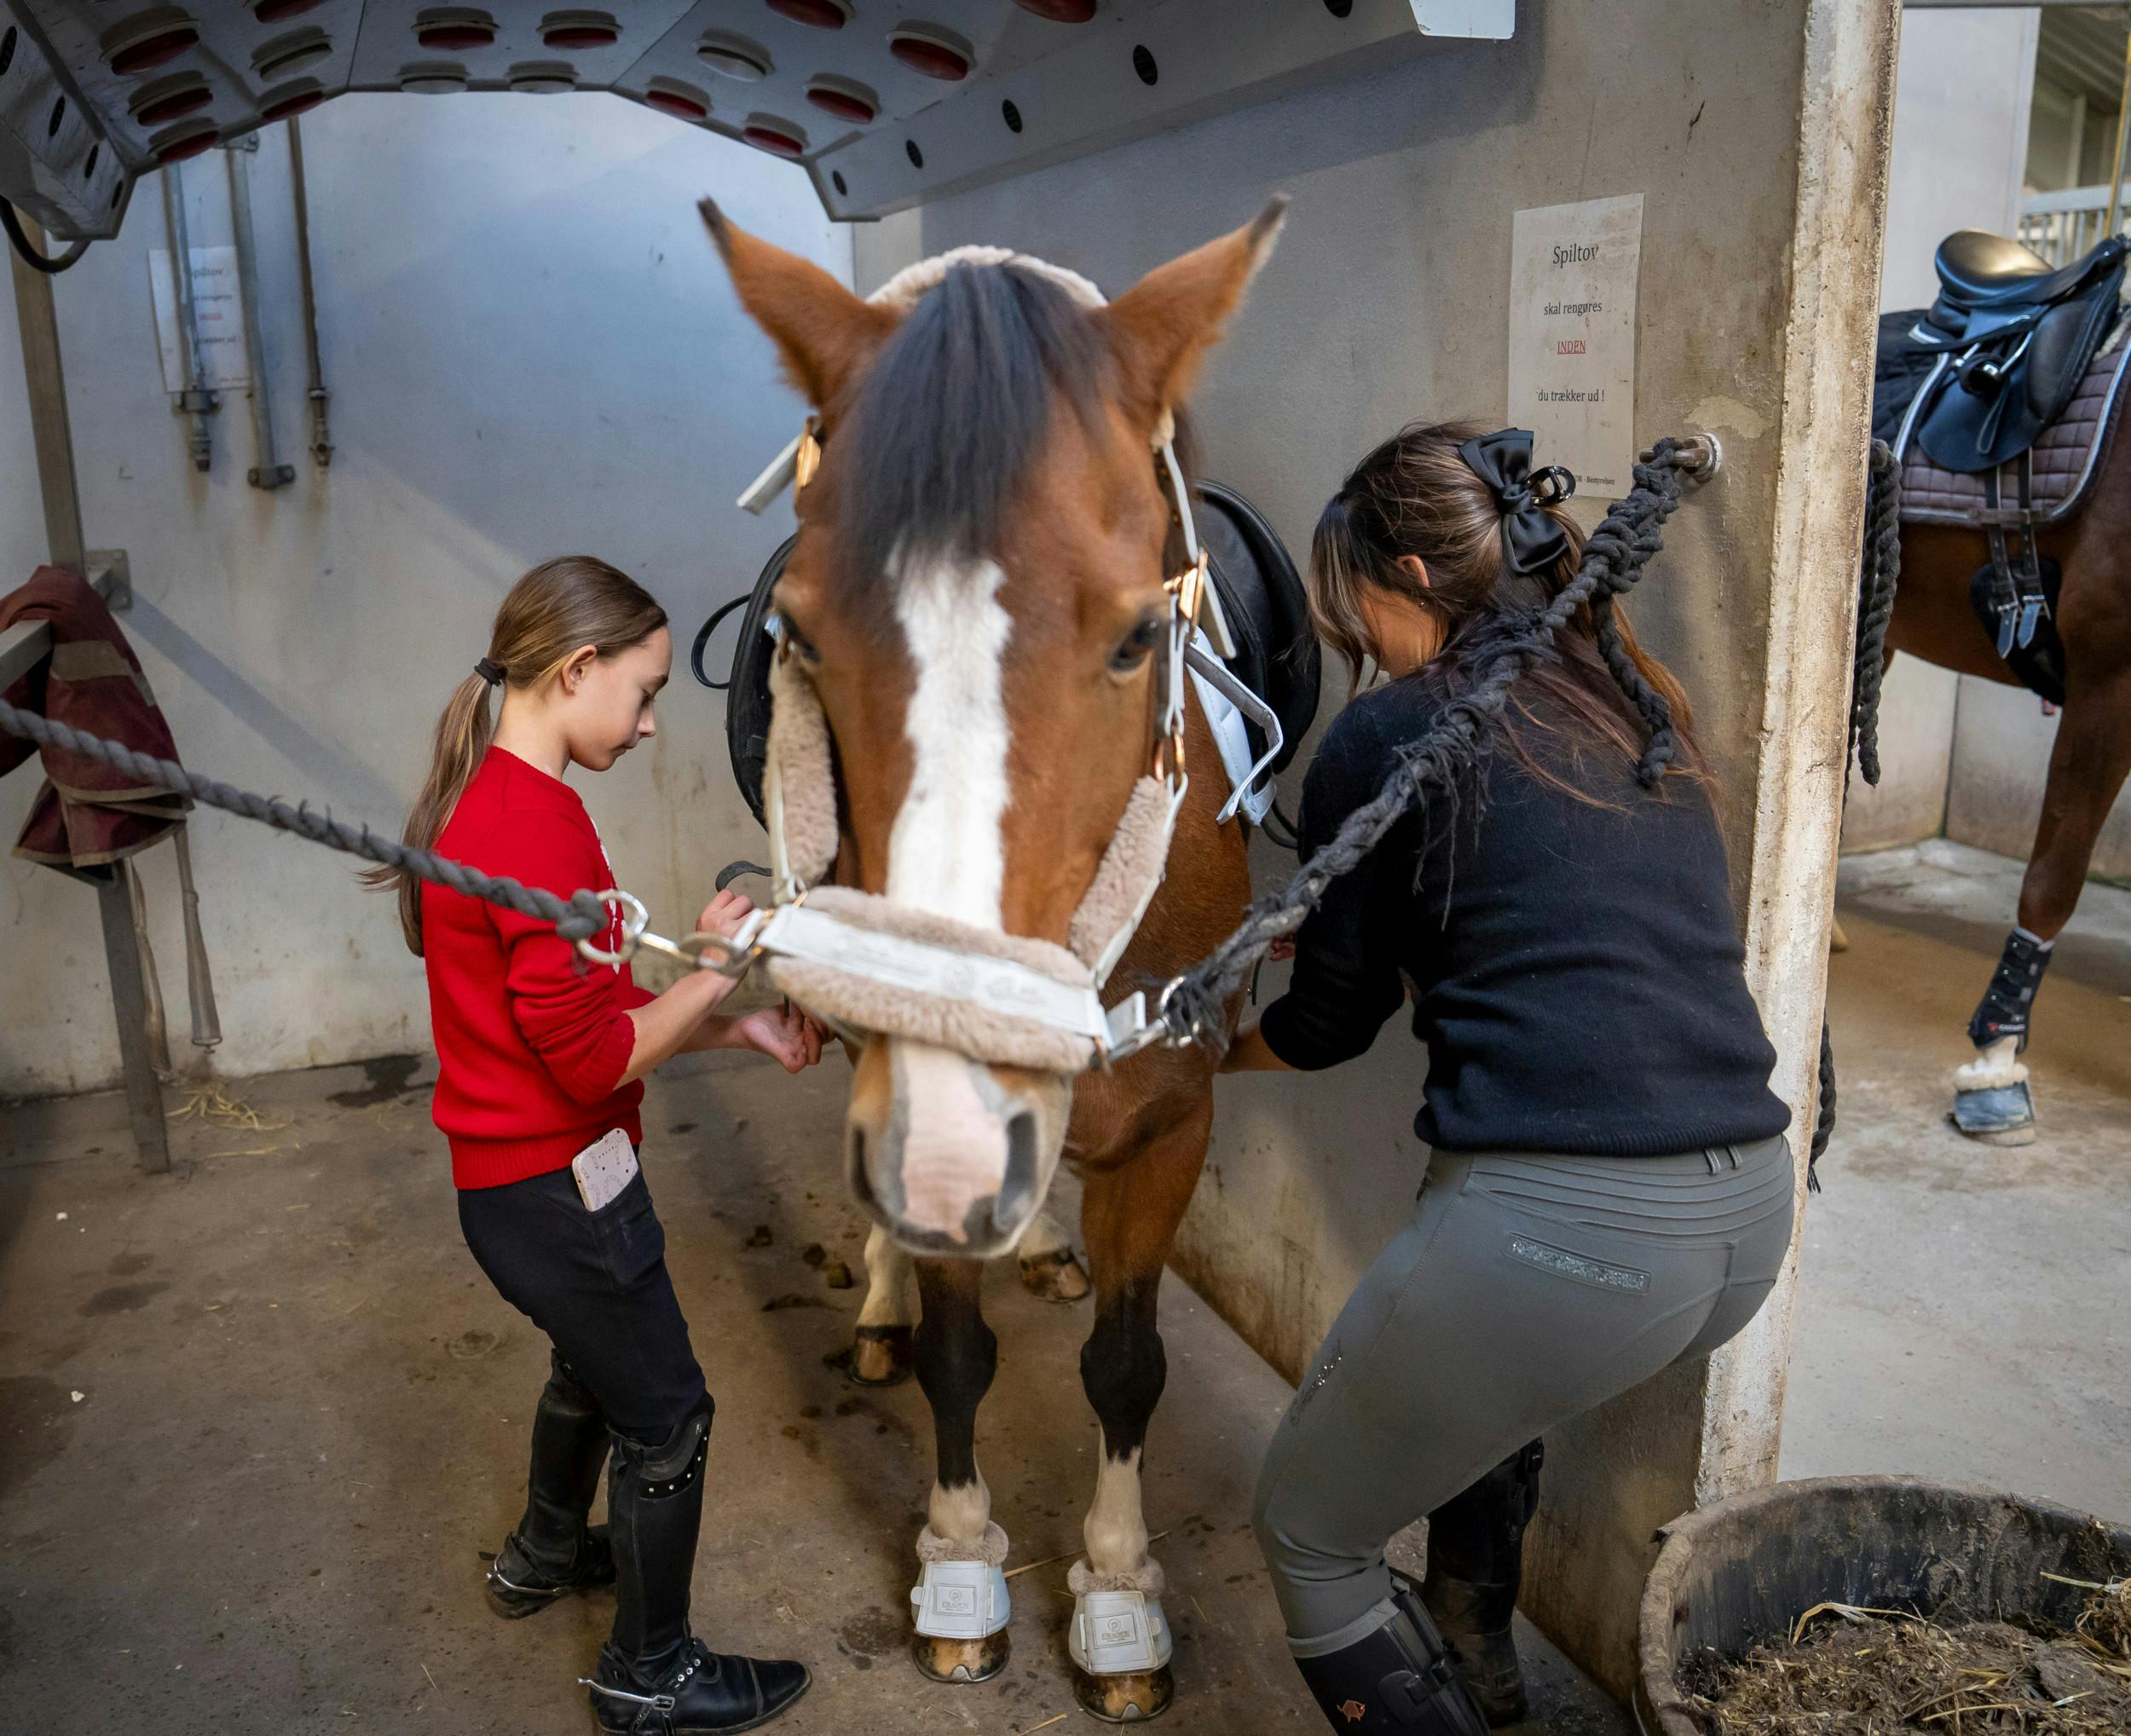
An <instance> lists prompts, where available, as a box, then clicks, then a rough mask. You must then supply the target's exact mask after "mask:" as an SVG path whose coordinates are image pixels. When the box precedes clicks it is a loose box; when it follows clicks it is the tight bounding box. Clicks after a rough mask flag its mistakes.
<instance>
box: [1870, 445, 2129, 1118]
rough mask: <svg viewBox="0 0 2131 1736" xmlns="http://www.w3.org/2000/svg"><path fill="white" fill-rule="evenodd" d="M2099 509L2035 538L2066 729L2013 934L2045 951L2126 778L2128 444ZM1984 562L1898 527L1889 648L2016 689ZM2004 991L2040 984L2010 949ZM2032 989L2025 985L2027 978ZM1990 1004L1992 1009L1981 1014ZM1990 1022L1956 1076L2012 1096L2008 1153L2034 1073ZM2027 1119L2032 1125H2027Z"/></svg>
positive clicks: (2011, 1038) (2109, 463)
mask: <svg viewBox="0 0 2131 1736" xmlns="http://www.w3.org/2000/svg"><path fill="white" fill-rule="evenodd" d="M2089 498H2090V501H2091V504H2090V505H2088V507H2087V508H2086V510H2084V511H2083V512H2081V513H2080V514H2078V515H2077V516H2075V517H2073V518H2072V519H2071V520H2070V521H2069V522H2066V523H2065V524H2062V525H2059V526H2055V527H2053V528H2049V529H2046V530H2044V531H2043V532H2042V533H2041V543H2040V552H2041V555H2042V556H2044V557H2047V558H2048V559H2052V560H2055V561H2057V562H2059V563H2060V564H2061V566H2062V568H2063V571H2064V584H2063V590H2062V591H2061V593H2060V594H2059V600H2058V606H2057V626H2058V630H2059V634H2060V636H2061V637H2062V638H2063V640H2064V643H2065V708H2064V721H2063V722H2062V723H2061V724H2059V728H2058V731H2057V740H2056V741H2055V743H2054V744H2053V746H2052V747H2051V749H2050V762H2049V776H2048V781H2047V783H2046V784H2045V785H2044V787H2043V793H2042V815H2041V822H2040V823H2039V824H2038V825H2037V826H2036V831H2035V845H2034V848H2033V850H2032V851H2030V854H2029V856H2028V865H2027V874H2026V877H2025V878H2024V880H2022V881H2021V883H2020V903H2019V909H2018V915H2017V919H2016V920H2018V924H2019V926H2021V927H2022V928H2024V929H2025V930H2027V931H2028V932H2029V933H2030V934H2032V935H2035V936H2036V937H2039V938H2040V939H2041V940H2045V941H2053V940H2055V939H2056V937H2057V936H2058V934H2059V931H2062V930H2063V928H2064V926H2065V923H2067V922H2068V921H2070V920H2071V914H2072V911H2073V909H2074V908H2076V906H2077V904H2078V903H2079V893H2080V889H2081V887H2082V885H2084V884H2085V883H2086V879H2087V866H2088V862H2089V861H2090V860H2091V859H2092V857H2093V848H2094V840H2095V839H2097V838H2098V837H2099V835H2100V833H2101V828H2102V824H2103V822H2105V820H2106V819H2107V818H2108V817H2109V810H2110V808H2111V805H2113V804H2114V803H2115V801H2116V799H2117V792H2118V791H2119V790H2121V789H2122V787H2123V781H2124V776H2125V774H2126V772H2127V771H2131V441H2127V440H2124V439H2121V438H2119V439H2117V440H2114V441H2111V442H2110V443H2109V445H2108V447H2107V449H2106V450H2105V453H2104V454H2103V456H2102V459H2101V470H2100V474H2099V476H2096V477H2095V478H2094V482H2093V492H2092V494H2091V496H2090V497H2089ZM1986 552H1987V551H1986V548H1985V545H1984V536H1983V533H1981V532H1980V531H1976V530H1970V529H1965V528H1955V527H1953V526H1949V525H1934V524H1909V525H1904V526H1903V528H1902V577H1901V584H1900V585H1899V587H1898V588H1897V591H1896V592H1895V600H1894V614H1893V617H1892V619H1891V621H1890V622H1889V624H1888V628H1887V648H1888V649H1889V650H1890V652H1891V651H1907V652H1908V653H1909V655H1912V656H1914V657H1920V658H1922V659H1923V660H1925V661H1926V662H1927V663H1936V664H1938V666H1939V667H1941V668H1942V669H1951V670H1955V671H1956V672H1959V673H1961V674H1962V675H1977V676H1981V677H1982V678H1984V679H1985V680H1987V681H1997V682H2003V683H2007V684H2008V685H2013V686H2017V685H2018V681H2017V679H2016V678H2014V677H2013V674H2012V673H2011V672H2010V671H2009V670H2007V667H2006V666H2005V664H2004V663H2003V662H2002V661H2001V660H2000V659H1999V657H1998V656H1997V655H1996V653H1995V649H1994V648H1993V645H1992V643H1991V640H1990V636H1989V634H1987V633H1986V632H1984V629H1983V627H1982V626H1980V625H1979V624H1978V621H1977V618H1976V614H1975V612H1974V610H1973V609H1972V608H1971V606H1970V603H1969V599H1968V587H1969V580H1970V578H1971V576H1972V574H1974V572H1975V570H1976V568H1977V566H1978V563H1979V562H1981V561H1982V560H1983V559H1984V557H1985V554H1986ZM1999 971H2000V976H2001V978H2004V979H2006V981H2005V989H2006V992H2007V993H2009V994H2010V995H2011V997H2012V999H2013V1001H2014V1002H2015V1003H2016V1004H2018V1005H2020V1006H2022V1008H2023V1011H2024V1003H2021V1002H2019V1001H2018V996H2019V994H2020V992H2021V991H2022V989H2025V991H2026V992H2028V993H2030V994H2031V993H2032V991H2033V988H2034V978H2033V976H2032V975H2030V974H2029V973H2028V971H2027V970H2026V969H2025V968H2024V967H2023V966H2022V965H2021V964H2020V962H2019V961H2018V958H2017V957H2016V948H2015V946H2014V944H2013V943H2008V948H2007V962H2006V963H2005V964H2001V966H2000V967H1999ZM2023 978H2024V981H2023V980H2022V979H2023ZM1985 1006H1986V1009H1987V1008H1988V1007H1989V1006H1990V1002H1989V1001H1986V1003H1985ZM1988 1024H1989V1021H1988V1019H1987V1018H1986V1017H1985V1016H1984V1010H1979V1012H1978V1022H1977V1023H1976V1024H1974V1025H1973V1026H1972V1028H1971V1035H1972V1036H1974V1037H1975V1038H1976V1041H1977V1050H1978V1053H1977V1056H1976V1058H1975V1059H1974V1060H1973V1061H1971V1062H1969V1063H1968V1064H1966V1065H1965V1066H1963V1067H1962V1068H1961V1069H1960V1070H1959V1072H1958V1073H1957V1074H1956V1076H1955V1085H1956V1088H1957V1089H1958V1090H1959V1091H1961V1093H1964V1094H1966V1093H1997V1092H2001V1091H2008V1090H2011V1089H2013V1088H2017V1089H2018V1097H2017V1099H2014V1101H2015V1103H2016V1104H2018V1108H2016V1110H2015V1111H2014V1112H2013V1114H2012V1115H2011V1116H2008V1117H2007V1118H2006V1120H2007V1126H2006V1127H2005V1128H2004V1130H2003V1131H2001V1132H1996V1133H1990V1134H1988V1135H1986V1137H1991V1138H1995V1139H2002V1140H2004V1141H2006V1142H2007V1143H2024V1142H2025V1141H2026V1140H2028V1139H2032V1138H2033V1137H2034V1134H2033V1128H2032V1114H2031V1111H2030V1112H2029V1113H2027V1114H2026V1115H2025V1116H2022V1115H2021V1114H2020V1113H2019V1110H2020V1109H2024V1106H2025V1099H2026V1090H2025V1087H2026V1085H2027V1069H2026V1067H2025V1065H2024V1064H2023V1063H2022V1062H2021V1061H2020V1060H2019V1058H2018V1055H2019V1052H2020V1050H2021V1049H2022V1048H2024V1047H2025V1043H2026V1038H2025V1035H2024V1033H2023V1034H2022V1035H1996V1036H1994V1035H1991V1034H1990V1030H1989V1029H1988ZM2023 1120H2024V1121H2025V1123H2026V1125H2025V1126H2022V1125H2021V1122H2022V1121H2023Z"/></svg>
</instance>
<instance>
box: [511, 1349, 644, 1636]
mask: <svg viewBox="0 0 2131 1736" xmlns="http://www.w3.org/2000/svg"><path fill="white" fill-rule="evenodd" d="M550 1362H551V1364H552V1366H551V1367H550V1370H549V1372H548V1377H547V1385H546V1387H545V1388H544V1389H543V1390H542V1391H541V1393H540V1402H539V1404H536V1405H534V1409H533V1456H532V1465H531V1468H530V1470H529V1471H528V1474H527V1476H526V1486H525V1514H524V1516H523V1518H521V1519H520V1520H518V1528H517V1530H516V1531H512V1532H511V1535H510V1536H509V1537H506V1538H505V1539H504V1543H503V1547H502V1549H499V1550H498V1551H497V1552H496V1559H495V1562H494V1566H491V1567H490V1568H489V1570H488V1606H489V1607H490V1608H491V1609H493V1610H494V1611H495V1612H496V1613H497V1614H498V1615H500V1616H503V1617H505V1618H508V1619H511V1620H516V1619H517V1618H519V1617H521V1616H529V1615H531V1614H532V1613H533V1612H534V1611H535V1610H543V1609H546V1607H547V1606H548V1605H550V1604H551V1603H552V1602H554V1601H555V1600H556V1599H557V1598H558V1597H560V1596H562V1595H563V1593H565V1592H568V1591H576V1590H582V1589H586V1588H587V1587H590V1586H595V1585H609V1584H611V1583H613V1582H614V1552H613V1551H612V1550H611V1549H609V1547H608V1545H607V1539H606V1537H604V1535H603V1533H602V1531H600V1530H599V1529H598V1528H596V1527H588V1526H586V1524H585V1515H586V1514H588V1513H590V1512H591V1511H592V1497H593V1496H594V1495H595V1494H597V1493H598V1490H599V1471H600V1468H601V1466H603V1464H604V1463H605V1462H606V1459H607V1444H608V1433H607V1419H606V1418H605V1417H604V1416H602V1415H601V1414H600V1410H599V1404H598V1400H597V1399H594V1398H593V1397H592V1394H591V1393H589V1392H588V1391H586V1388H585V1387H584V1385H583V1384H582V1382H580V1381H579V1380H578V1379H577V1377H576V1376H575V1374H573V1373H572V1372H571V1371H570V1366H569V1364H568V1363H566V1362H564V1361H563V1358H562V1354H561V1352H550Z"/></svg>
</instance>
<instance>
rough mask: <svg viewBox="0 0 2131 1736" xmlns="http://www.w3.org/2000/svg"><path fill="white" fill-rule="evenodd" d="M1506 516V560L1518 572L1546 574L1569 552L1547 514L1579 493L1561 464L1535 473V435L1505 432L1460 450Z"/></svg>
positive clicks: (1522, 431) (1564, 537)
mask: <svg viewBox="0 0 2131 1736" xmlns="http://www.w3.org/2000/svg"><path fill="white" fill-rule="evenodd" d="M1458 457H1459V458H1461V459H1464V461H1465V463H1466V464H1467V465H1469V466H1470V468H1471V470H1472V471H1473V474H1474V475H1476V476H1478V477H1479V478H1480V480H1481V482H1485V483H1486V484H1487V487H1488V488H1489V490H1490V491H1491V492H1492V493H1493V495H1494V502H1495V505H1496V507H1497V509H1498V510H1499V511H1500V512H1501V514H1502V559H1503V562H1504V564H1505V565H1506V566H1507V567H1508V568H1509V569H1510V571H1511V572H1512V573H1543V572H1545V570H1546V569H1547V568H1549V567H1551V566H1552V565H1553V564H1554V562H1556V561H1558V560H1560V559H1561V557H1562V556H1563V555H1565V554H1567V553H1568V532H1567V531H1565V530H1563V529H1562V527H1561V526H1560V525H1559V524H1557V523H1556V522H1555V521H1554V518H1553V516H1552V515H1551V513H1549V512H1548V511H1547V510H1545V509H1546V508H1547V507H1549V506H1551V505H1554V504H1555V503H1556V502H1557V501H1562V500H1566V499H1568V498H1569V496H1570V495H1572V494H1574V493H1575V492H1576V478H1575V477H1574V476H1572V475H1571V474H1570V473H1569V472H1568V471H1567V470H1563V469H1562V467H1561V466H1560V465H1559V464H1548V465H1547V466H1546V467H1545V469H1544V470H1539V471H1538V472H1536V473H1535V472H1534V471H1533V469H1532V431H1531V430H1529V429H1528V428H1504V429H1501V430H1498V431H1496V432H1495V433H1493V434H1483V435H1481V436H1480V437H1479V438H1478V439H1476V440H1469V441H1466V442H1465V443H1464V445H1463V446H1461V447H1458Z"/></svg>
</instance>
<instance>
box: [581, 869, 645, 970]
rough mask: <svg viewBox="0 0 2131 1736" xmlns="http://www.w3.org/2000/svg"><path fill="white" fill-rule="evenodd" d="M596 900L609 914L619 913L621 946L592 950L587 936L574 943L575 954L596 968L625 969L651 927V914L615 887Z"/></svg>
mask: <svg viewBox="0 0 2131 1736" xmlns="http://www.w3.org/2000/svg"><path fill="white" fill-rule="evenodd" d="M596 896H597V897H598V900H599V902H600V903H602V904H604V905H605V906H606V907H607V908H609V910H619V911H620V912H621V945H620V946H618V947H616V948H615V949H614V950H613V951H612V952H609V951H608V950H607V949H605V948H604V947H598V946H594V945H593V944H592V937H591V936H590V935H587V936H586V937H585V938H584V939H582V940H580V941H579V942H578V943H577V950H578V951H579V952H580V954H582V955H584V956H585V957H586V958H588V959H590V960H592V963H594V964H595V965H614V966H621V965H626V964H627V963H628V962H629V960H631V959H632V958H634V957H635V956H636V950H637V943H638V941H640V940H642V939H643V938H644V930H645V929H647V928H649V927H650V926H651V913H650V911H648V910H646V909H645V908H644V901H643V900H642V899H640V898H638V897H637V896H636V895H635V894H634V893H632V892H625V891H621V889H620V888H619V887H616V886H609V887H608V888H607V890H606V891H603V892H601V893H598V894H597V895H596Z"/></svg>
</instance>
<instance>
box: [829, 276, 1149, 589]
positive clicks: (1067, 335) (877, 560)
mask: <svg viewBox="0 0 2131 1736" xmlns="http://www.w3.org/2000/svg"><path fill="white" fill-rule="evenodd" d="M1111 372H1112V361H1111V357H1110V353H1109V349H1108V348H1107V346H1106V344H1105V343H1104V342H1103V339H1102V337H1101V335H1100V332H1098V331H1097V329H1096V327H1095V325H1094V321H1093V320H1091V319H1090V318H1089V315H1088V314H1087V312H1086V311H1085V310H1084V309H1082V308H1081V307H1080V306H1079V305H1077V303H1075V301H1074V300H1073V298H1072V297H1071V295H1070V294H1069V293H1068V292H1067V291H1065V289H1063V288H1061V287H1060V285H1057V284H1055V283H1053V282H1051V281H1049V280H1047V279H1045V278H1044V277H1042V276H1040V275H1038V274H1037V273H1034V272H1031V271H1025V270H1022V269H1020V268H1017V267H1015V266H1013V265H1005V264H999V265H957V266H956V267H954V268H952V269H950V271H949V272H948V273H947V275H946V276H945V278H944V280H942V281H941V282H940V283H939V285H938V286H937V287H936V288H933V289H932V290H929V291H927V292H926V293H925V294H924V295H923V296H922V297H920V299H919V300H918V302H917V304H916V305H915V307H914V308H912V309H911V310H910V314H909V315H908V316H907V317H906V318H905V319H904V321H903V323H902V324H901V325H900V326H898V328H897V329H896V332H895V335H894V336H893V337H891V338H890V339H889V340H888V342H887V343H886V344H885V345H884V346H883V347H882V349H881V354H880V355H879V356H878V357H877V358H875V361H874V363H873V366H871V367H870V368H869V370H868V372H867V374H866V377H865V378H864V380H863V382H862V383H861V384H860V385H859V388H858V393H857V395H856V397H855V399H854V401H853V402H852V406H851V409H850V412H849V413H848V415H847V416H846V418H845V421H844V425H843V427H842V428H841V429H840V430H839V431H838V439H839V441H840V443H841V444H843V446H844V447H845V452H846V457H845V459H844V464H843V465H842V467H841V468H842V471H843V474H842V477H841V479H840V482H839V484H838V488H837V498H836V502H835V509H834V531H835V543H836V550H835V557H834V565H835V568H836V570H837V572H838V573H839V574H840V576H841V578H842V580H844V582H845V584H846V585H847V586H848V587H850V588H851V590H852V591H854V592H855V593H857V595H858V596H861V597H866V598H868V599H869V602H870V603H872V605H873V607H872V608H871V609H869V613H875V614H878V613H879V612H880V611H881V610H883V609H885V608H886V604H887V602H888V593H889V591H890V588H891V585H892V581H893V579H894V576H895V575H896V574H898V572H899V571H901V570H905V569H908V568H911V567H914V566H918V565H924V566H929V567H937V566H938V565H939V564H940V563H943V562H950V563H955V564H969V563H974V562H980V561H983V560H986V559H989V558H990V557H993V556H994V555H996V552H997V550H998V546H999V543H1000V539H1001V537H1002V533H1003V532H1004V529H1005V526H1006V521H1007V516H1008V511H1009V510H1010V509H1011V507H1012V505H1013V503H1014V499H1016V498H1017V496H1018V495H1019V493H1020V492H1021V489H1022V487H1023V485H1024V483H1025V482H1026V480H1027V477H1028V475H1029V472H1030V470H1031V468H1032V467H1033V466H1034V464H1035V463H1036V461H1037V456H1038V454H1039V453H1040V452H1041V451H1042V446H1043V442H1044V438H1045V435H1046V432H1047V430H1048V428H1049V426H1050V423H1051V418H1052V417H1053V414H1054V411H1055V408H1056V406H1057V405H1058V403H1059V401H1060V397H1061V395H1062V396H1063V398H1064V401H1065V402H1066V403H1068V404H1069V405H1071V407H1072V409H1073V410H1074V412H1075V413H1076V414H1077V415H1078V416H1079V418H1081V420H1082V422H1083V425H1086V426H1089V427H1091V428H1092V427H1094V426H1095V425H1096V424H1097V423H1098V421H1099V418H1100V414H1101V410H1102V403H1103V392H1104V389H1105V388H1106V385H1107V384H1109V381H1110V375H1111Z"/></svg>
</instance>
